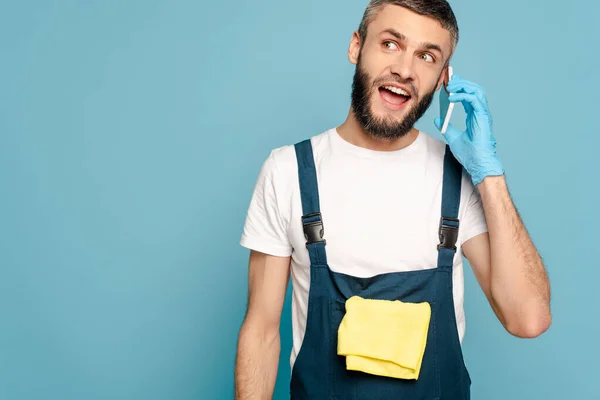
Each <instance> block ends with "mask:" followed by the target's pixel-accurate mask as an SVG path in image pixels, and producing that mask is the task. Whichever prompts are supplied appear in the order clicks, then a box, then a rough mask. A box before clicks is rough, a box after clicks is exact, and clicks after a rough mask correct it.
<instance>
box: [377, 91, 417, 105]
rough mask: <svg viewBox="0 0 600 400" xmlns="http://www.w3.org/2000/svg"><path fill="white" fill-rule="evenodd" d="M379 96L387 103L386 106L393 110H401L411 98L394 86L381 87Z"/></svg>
mask: <svg viewBox="0 0 600 400" xmlns="http://www.w3.org/2000/svg"><path fill="white" fill-rule="evenodd" d="M379 94H380V95H381V98H382V99H383V100H384V101H385V102H386V103H388V106H389V107H390V108H392V109H394V110H399V109H401V108H402V107H403V106H404V104H406V103H407V102H408V101H409V100H410V98H411V95H410V93H408V92H407V91H406V90H404V89H401V88H398V87H395V86H381V87H380V88H379Z"/></svg>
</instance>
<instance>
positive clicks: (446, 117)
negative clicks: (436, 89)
mask: <svg viewBox="0 0 600 400" xmlns="http://www.w3.org/2000/svg"><path fill="white" fill-rule="evenodd" d="M451 78H452V67H451V66H448V74H447V75H446V77H445V78H444V83H443V84H442V87H441V88H440V118H442V119H443V121H444V123H443V124H442V129H441V130H440V132H441V133H442V135H443V134H445V133H446V130H447V129H448V124H449V123H450V117H451V116H452V110H453V109H454V103H451V102H450V100H448V96H449V95H450V94H451V93H448V90H447V89H446V85H448V82H450V79H451Z"/></svg>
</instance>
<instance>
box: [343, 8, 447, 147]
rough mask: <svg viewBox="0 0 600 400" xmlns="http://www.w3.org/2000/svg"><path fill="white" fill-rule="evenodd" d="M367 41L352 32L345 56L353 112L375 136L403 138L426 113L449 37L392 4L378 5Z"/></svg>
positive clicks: (440, 75) (438, 81) (435, 23)
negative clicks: (350, 73) (353, 69)
mask: <svg viewBox="0 0 600 400" xmlns="http://www.w3.org/2000/svg"><path fill="white" fill-rule="evenodd" d="M367 32H368V33H367V37H366V39H365V38H362V39H363V40H364V41H363V42H362V43H361V38H360V37H359V35H358V33H357V32H355V34H354V36H353V38H352V41H351V43H350V49H349V52H348V56H349V59H350V61H351V62H352V63H354V64H356V72H355V75H354V80H353V84H352V109H353V112H354V115H355V117H356V119H357V121H358V123H359V124H360V125H361V127H362V128H363V130H364V131H365V132H366V133H367V134H369V135H371V136H373V137H376V138H381V139H396V138H399V137H401V136H404V135H405V134H407V133H408V132H409V131H410V129H411V128H412V127H413V125H414V124H415V122H417V121H418V120H419V118H421V116H422V115H423V114H424V113H425V111H427V109H428V108H429V105H430V104H431V101H432V99H433V95H434V93H435V91H436V90H438V89H439V87H440V85H441V82H442V80H443V73H445V72H446V68H445V67H446V61H447V60H448V58H449V57H450V53H451V51H452V43H451V36H450V33H449V32H448V31H447V30H446V29H444V28H443V27H442V26H441V24H440V23H439V22H438V21H436V20H435V19H433V18H430V17H425V16H422V15H419V14H417V13H415V12H413V11H410V10H408V9H406V8H403V7H400V6H396V5H386V6H383V7H382V8H381V9H380V10H379V12H378V13H377V15H376V16H375V18H373V20H372V21H371V22H370V23H369V26H368V30H367Z"/></svg>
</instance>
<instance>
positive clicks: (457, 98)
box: [448, 93, 487, 112]
mask: <svg viewBox="0 0 600 400" xmlns="http://www.w3.org/2000/svg"><path fill="white" fill-rule="evenodd" d="M448 100H449V101H451V102H452V103H457V102H461V103H462V104H463V106H464V107H465V110H466V111H467V112H468V106H471V107H473V110H475V111H487V107H486V106H485V104H483V103H482V102H481V99H480V98H479V97H478V96H477V95H475V94H470V93H452V94H451V95H450V96H448Z"/></svg>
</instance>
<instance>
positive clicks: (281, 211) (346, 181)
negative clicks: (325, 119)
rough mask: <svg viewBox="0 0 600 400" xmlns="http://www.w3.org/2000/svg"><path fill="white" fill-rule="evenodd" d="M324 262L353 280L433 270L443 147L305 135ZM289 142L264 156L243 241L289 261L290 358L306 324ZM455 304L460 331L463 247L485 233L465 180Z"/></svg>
mask: <svg viewBox="0 0 600 400" xmlns="http://www.w3.org/2000/svg"><path fill="white" fill-rule="evenodd" d="M311 141H312V147H313V152H314V157H315V166H316V170H317V179H318V182H319V197H320V206H321V213H322V215H323V225H324V232H325V239H326V240H327V246H326V252H327V261H328V264H329V267H330V268H331V269H332V270H333V271H335V272H342V273H345V274H349V275H354V276H358V277H370V276H373V275H377V274H381V273H387V272H397V271H410V270H418V269H428V268H435V267H436V266H437V257H438V253H437V247H436V246H437V245H438V243H439V237H438V226H439V219H440V213H441V197H442V178H443V165H444V152H445V144H444V143H443V142H441V141H439V140H436V139H434V138H432V137H430V136H429V135H427V134H425V133H423V132H419V135H418V136H417V139H416V140H415V141H414V142H413V143H412V144H411V145H409V146H408V147H406V148H404V149H401V150H397V151H391V152H382V151H374V150H369V149H365V148H362V147H358V146H355V145H353V144H351V143H349V142H347V141H345V140H344V139H342V137H341V136H339V134H338V132H337V130H336V129H330V130H328V131H326V132H324V133H321V134H319V135H317V136H314V137H312V138H311ZM301 216H302V203H301V200H300V188H299V184H298V166H297V164H296V153H295V150H294V146H291V145H290V146H284V147H281V148H278V149H275V150H273V151H272V152H271V154H270V156H269V157H268V159H267V160H266V161H265V162H264V164H263V166H262V169H261V172H260V175H259V177H258V181H257V183H256V186H255V189H254V194H253V196H252V200H251V203H250V207H249V210H248V215H247V218H246V222H245V226H244V231H243V234H242V239H241V245H242V246H244V247H246V248H249V249H252V250H256V251H259V252H262V253H266V254H271V255H275V256H281V257H286V256H290V255H291V257H292V260H291V275H292V289H293V296H292V330H293V348H292V353H291V356H290V364H291V366H292V367H293V364H294V361H295V359H296V356H297V354H298V352H299V351H300V346H301V345H302V339H303V337H304V332H305V329H306V315H307V306H308V289H309V285H310V260H309V256H308V250H307V249H306V240H305V238H304V233H303V229H302V222H301ZM459 219H460V229H459V237H458V243H457V247H458V251H457V253H456V255H455V257H454V270H453V283H454V292H453V295H454V305H455V313H456V321H457V324H458V332H459V337H460V340H461V342H462V339H463V336H464V332H465V316H464V309H463V294H464V282H463V263H462V250H461V248H460V246H461V245H462V243H464V242H466V241H467V240H469V239H470V238H472V237H474V236H476V235H479V234H481V233H484V232H486V231H487V224H486V221H485V215H484V213H483V207H482V204H481V198H480V195H479V192H478V190H477V188H475V187H473V184H472V183H471V178H470V176H469V175H468V174H467V173H466V172H465V173H464V174H463V178H462V191H461V203H460V209H459Z"/></svg>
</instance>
